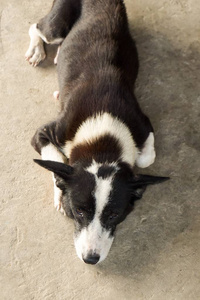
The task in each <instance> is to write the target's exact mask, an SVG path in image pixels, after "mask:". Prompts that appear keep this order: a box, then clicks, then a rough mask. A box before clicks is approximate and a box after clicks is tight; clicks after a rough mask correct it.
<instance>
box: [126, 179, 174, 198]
mask: <svg viewBox="0 0 200 300" xmlns="http://www.w3.org/2000/svg"><path fill="white" fill-rule="evenodd" d="M169 179H170V178H169V177H159V176H151V175H135V176H134V177H133V179H132V181H131V194H132V200H133V201H134V200H138V199H141V198H142V195H143V193H144V191H145V190H146V187H147V186H148V185H149V184H157V183H162V182H164V181H166V180H169Z"/></svg>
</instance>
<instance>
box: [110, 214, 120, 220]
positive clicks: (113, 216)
mask: <svg viewBox="0 0 200 300" xmlns="http://www.w3.org/2000/svg"><path fill="white" fill-rule="evenodd" d="M117 217H118V214H116V213H112V214H110V216H109V219H110V220H113V219H115V218H117Z"/></svg>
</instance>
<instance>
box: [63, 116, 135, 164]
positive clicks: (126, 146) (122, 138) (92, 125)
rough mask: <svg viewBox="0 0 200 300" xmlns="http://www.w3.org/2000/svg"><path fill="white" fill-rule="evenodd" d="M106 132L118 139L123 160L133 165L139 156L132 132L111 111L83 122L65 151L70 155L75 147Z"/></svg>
mask: <svg viewBox="0 0 200 300" xmlns="http://www.w3.org/2000/svg"><path fill="white" fill-rule="evenodd" d="M105 134H110V135H111V136H113V137H114V138H116V139H117V140H118V142H119V144H120V146H121V149H122V155H121V159H122V161H124V162H127V163H128V164H130V165H131V166H133V165H134V163H135V160H136V157H137V148H136V146H135V143H134V140H133V138H132V136H131V132H130V130H129V129H128V127H127V126H126V125H125V124H124V123H123V122H122V121H120V120H119V119H117V118H116V117H113V116H112V115H111V114H109V113H103V114H98V115H97V116H95V117H90V118H88V119H87V120H86V121H85V122H83V123H82V125H81V126H80V127H79V129H78V130H77V133H76V135H75V137H74V140H73V141H72V142H67V143H66V145H65V148H64V153H66V156H67V157H70V154H71V151H72V149H73V147H75V146H77V145H78V144H82V143H90V142H92V141H93V140H95V139H97V138H99V137H102V136H104V135H105Z"/></svg>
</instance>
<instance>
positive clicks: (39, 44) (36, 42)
mask: <svg viewBox="0 0 200 300" xmlns="http://www.w3.org/2000/svg"><path fill="white" fill-rule="evenodd" d="M29 36H30V39H31V40H30V45H29V48H28V50H27V52H26V54H25V58H26V60H27V61H28V62H29V63H30V64H31V65H32V66H34V67H36V66H37V65H38V64H39V63H40V62H41V61H42V60H44V59H45V57H46V54H45V51H44V46H43V40H42V39H41V37H40V35H39V34H38V29H37V28H36V24H33V25H31V27H30V29H29Z"/></svg>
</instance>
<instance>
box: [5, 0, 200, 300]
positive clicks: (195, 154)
mask: <svg viewBox="0 0 200 300" xmlns="http://www.w3.org/2000/svg"><path fill="white" fill-rule="evenodd" d="M50 2H51V1H49V0H43V1H39V0H36V1H31V0H10V1H4V0H3V1H2V0H1V2H0V11H1V44H0V51H1V54H0V73H1V87H0V93H1V118H0V128H1V143H0V154H1V170H2V172H1V175H2V176H1V181H0V183H1V199H2V201H1V202H2V203H1V225H2V227H1V289H0V290H1V292H0V293H1V296H0V298H1V299H2V300H5V299H6V300H8V299H12V300H13V299H14V300H18V299H20V300H23V299H26V300H31V299H36V300H40V299H45V300H50V299H52V300H57V299H58V300H65V299H70V300H71V299H84V300H85V299H92V300H100V299H106V300H117V299H119V300H121V299H127V300H129V299H130V300H175V299H178V300H197V299H200V218H199V212H200V201H199V199H200V197H199V194H200V190H199V185H200V183H199V181H200V176H199V175H200V163H199V161H200V159H199V150H200V139H199V132H200V126H199V108H200V105H199V104H200V86H199V80H200V57H199V53H200V43H199V36H200V19H199V16H200V1H199V0H170V1H169V0H168V1H167V0H160V1H157V0H141V1H133V0H126V1H125V2H126V4H127V9H128V13H129V18H130V27H131V29H132V32H133V35H134V36H135V39H136V42H137V46H138V51H139V57H140V73H139V78H138V81H137V90H136V94H137V97H138V100H139V101H140V104H141V106H142V108H143V110H144V111H145V112H146V113H147V114H148V115H149V117H150V119H151V120H152V123H153V125H154V128H155V133H156V149H157V159H156V162H155V163H154V165H153V166H152V167H150V168H148V169H147V170H143V172H145V173H149V174H158V175H163V176H164V175H167V176H170V177H171V180H170V181H169V182H166V183H164V184H162V185H158V186H153V187H149V189H148V190H147V191H146V193H145V195H144V197H143V199H142V200H141V201H139V202H138V203H137V205H136V207H135V210H134V212H133V213H132V214H131V215H129V217H128V218H127V219H126V221H125V222H124V223H123V224H121V225H120V226H119V228H118V231H117V234H116V235H117V236H116V239H115V243H114V245H113V247H112V249H111V251H110V254H109V256H108V258H107V259H106V260H105V261H104V262H103V263H102V264H100V265H98V266H89V265H86V264H84V263H82V262H81V261H80V260H79V259H78V258H77V256H76V254H75V249H74V245H73V238H72V236H73V223H72V221H71V220H69V219H66V218H65V217H63V216H62V215H61V214H60V213H57V212H56V211H55V210H54V207H53V185H52V179H51V175H50V174H49V173H48V172H46V171H45V170H42V169H41V168H39V167H37V166H36V165H35V164H34V163H33V162H32V159H33V158H37V157H38V155H37V153H35V152H34V150H33V149H32V148H31V146H30V139H31V137H32V135H33V134H34V132H35V130H36V129H37V128H38V127H39V126H40V125H42V124H43V123H45V122H47V121H49V120H51V119H52V118H53V117H54V116H56V112H57V110H58V106H57V104H56V103H55V101H54V100H53V97H52V93H53V91H54V90H56V89H57V86H58V85H57V76H56V68H55V67H54V66H53V56H54V52H55V51H54V50H55V49H49V48H48V58H47V60H46V61H45V62H44V63H43V64H41V66H39V67H38V68H32V67H30V66H29V65H28V63H26V62H25V60H24V54H25V52H26V50H27V47H28V44H29V37H28V29H29V26H30V24H32V23H35V22H36V21H37V20H38V19H39V18H40V17H42V16H44V14H45V13H46V12H47V11H48V10H49V8H50V6H51V4H50ZM138 172H139V170H138ZM140 172H141V171H140Z"/></svg>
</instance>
